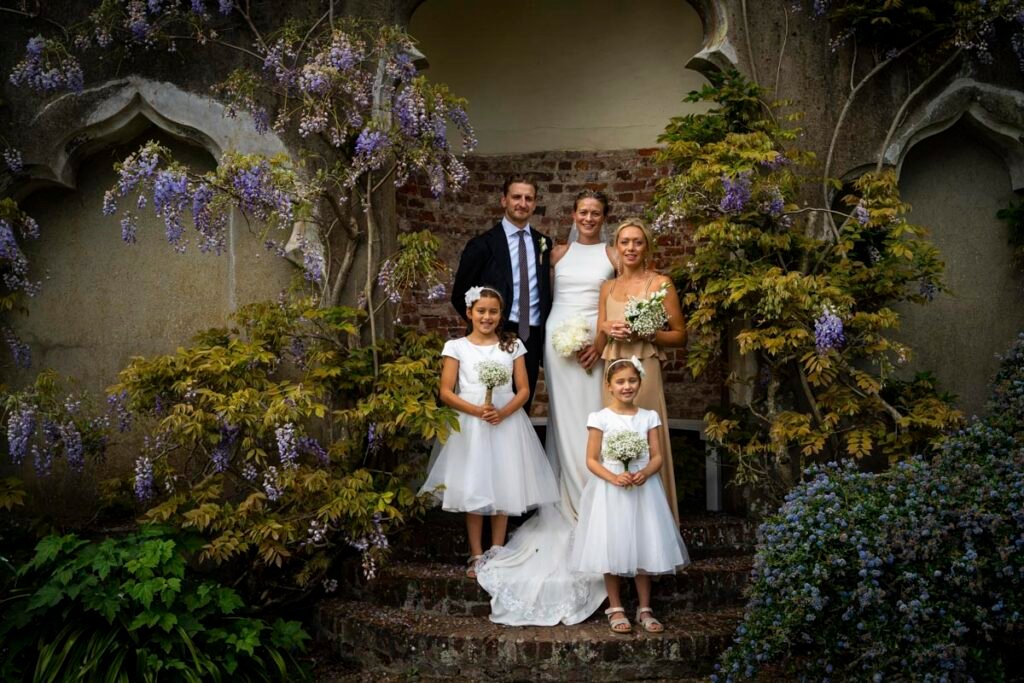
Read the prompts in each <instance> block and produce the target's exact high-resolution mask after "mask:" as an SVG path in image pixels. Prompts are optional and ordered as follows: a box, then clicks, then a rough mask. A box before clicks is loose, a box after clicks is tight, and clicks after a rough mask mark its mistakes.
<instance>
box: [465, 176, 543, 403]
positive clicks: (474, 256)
mask: <svg viewBox="0 0 1024 683" xmlns="http://www.w3.org/2000/svg"><path fill="white" fill-rule="evenodd" d="M501 208H502V209H504V211H505V215H504V216H502V219H501V221H499V222H498V223H497V224H496V225H495V226H494V227H493V228H491V229H490V230H488V231H487V232H485V233H483V234H482V235H477V236H476V237H474V238H473V239H471V240H470V241H469V242H468V243H467V244H466V248H465V249H463V250H462V257H461V258H460V259H459V269H458V271H457V272H456V273H455V284H454V285H453V286H452V305H453V306H455V310H456V311H458V313H459V315H460V316H462V318H463V319H465V318H466V290H467V289H469V288H470V287H474V286H476V285H487V286H490V287H493V288H494V289H496V290H497V291H498V292H500V293H501V297H502V299H503V300H504V305H505V307H504V310H503V311H502V316H501V317H502V320H504V321H505V322H504V327H505V330H507V331H509V332H515V333H516V334H517V335H518V336H519V338H520V339H522V340H523V343H524V344H525V345H526V372H527V375H528V377H529V382H530V398H529V399H528V400H527V401H526V405H525V406H523V408H524V410H526V413H527V414H529V413H530V405H531V404H532V403H533V392H534V389H535V388H536V387H537V374H538V373H539V368H540V361H541V357H542V356H543V355H544V321H545V320H547V317H548V312H549V311H551V240H550V239H549V238H548V237H546V236H545V235H542V234H540V233H539V232H537V231H536V230H533V229H532V228H531V227H530V216H532V215H533V210H534V209H535V208H537V184H536V183H535V182H534V181H533V180H531V179H530V178H528V177H526V176H510V177H509V178H507V179H506V180H505V183H504V184H503V185H502V186H501Z"/></svg>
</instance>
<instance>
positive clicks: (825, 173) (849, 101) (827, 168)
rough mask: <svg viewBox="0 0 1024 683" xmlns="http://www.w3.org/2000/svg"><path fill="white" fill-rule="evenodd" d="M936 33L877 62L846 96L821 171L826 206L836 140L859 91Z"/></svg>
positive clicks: (922, 37) (828, 198)
mask: <svg viewBox="0 0 1024 683" xmlns="http://www.w3.org/2000/svg"><path fill="white" fill-rule="evenodd" d="M936 33H938V29H936V30H935V31H932V32H931V33H927V34H925V35H923V36H921V37H920V38H918V39H917V40H915V41H914V42H912V43H911V44H910V45H908V46H906V47H905V48H903V49H902V50H900V51H899V52H897V53H896V54H895V55H893V56H892V57H890V58H889V59H886V60H885V61H883V62H879V63H878V64H876V65H875V68H873V69H872V70H871V71H869V72H868V73H867V74H865V75H864V78H862V79H860V82H859V83H857V85H856V87H854V88H853V90H851V91H850V94H849V95H848V96H847V98H846V102H845V103H844V104H843V108H842V109H841V110H840V112H839V118H838V119H836V127H835V128H834V129H833V130H832V140H831V141H829V144H828V153H826V154H825V164H824V167H823V170H822V173H821V189H822V196H823V197H824V200H825V206H828V205H829V204H830V203H831V197H830V192H829V188H828V177H829V173H831V171H832V157H833V155H834V154H835V150H836V142H837V141H838V140H839V131H840V130H841V129H842V127H843V122H844V121H845V120H846V115H847V114H848V113H850V107H851V106H852V105H853V101H854V99H856V97H857V93H858V92H860V90H861V88H863V87H864V86H865V85H866V84H867V83H868V82H869V81H870V80H871V79H872V78H874V77H875V76H876V75H877V74H879V73H881V72H882V71H883V70H885V68H886V67H887V66H889V65H890V64H892V63H893V62H895V61H897V60H898V59H899V58H900V57H902V56H903V55H905V54H907V52H909V51H910V50H912V49H914V48H915V47H917V46H918V45H920V44H921V43H922V42H924V41H925V40H927V39H929V38H931V37H932V36H934V35H935V34H936Z"/></svg>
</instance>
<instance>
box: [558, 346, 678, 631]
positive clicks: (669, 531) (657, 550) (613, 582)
mask: <svg viewBox="0 0 1024 683" xmlns="http://www.w3.org/2000/svg"><path fill="white" fill-rule="evenodd" d="M642 381H643V365H642V364H641V363H640V361H639V360H638V359H637V358H636V356H634V357H633V358H632V359H625V358H620V359H618V360H614V361H612V362H611V363H609V364H608V367H607V368H606V370H605V384H606V385H607V389H608V390H609V391H610V392H611V395H612V403H611V405H609V406H608V407H607V408H605V409H603V410H600V411H598V412H596V413H591V414H590V417H589V418H588V419H587V427H588V428H589V430H590V438H589V440H588V441H587V468H588V469H589V470H590V471H591V472H592V473H593V474H594V475H595V476H594V477H592V478H591V479H590V480H589V481H588V482H587V485H586V488H584V489H583V494H582V496H581V497H580V518H579V524H578V525H577V527H576V534H575V538H574V539H573V545H572V555H571V559H570V565H571V566H572V568H573V569H574V570H575V571H578V572H586V573H595V574H596V573H599V574H604V583H605V587H606V588H607V589H608V609H607V610H605V614H606V615H608V618H609V626H610V628H611V630H612V632H614V633H630V632H631V631H632V630H633V627H632V626H631V625H630V623H629V619H627V618H626V617H625V616H624V615H625V611H626V610H625V609H623V607H622V599H621V597H620V595H619V577H620V576H635V577H636V592H637V595H638V596H639V599H640V606H639V608H638V609H637V612H636V620H637V621H638V622H639V623H640V625H641V626H642V627H643V629H644V630H645V631H647V632H648V633H660V632H662V631H664V630H665V628H664V626H662V625H661V622H659V621H658V620H657V619H655V618H654V613H653V611H652V610H651V577H650V575H651V574H671V573H674V572H675V571H676V570H677V569H680V568H682V567H684V566H685V565H687V564H689V563H690V557H689V554H688V553H687V552H686V545H685V544H684V543H683V539H682V537H681V536H680V535H679V527H677V526H676V523H675V520H674V519H673V518H672V512H671V510H669V506H668V499H667V498H666V497H665V489H664V488H663V487H662V485H661V478H660V477H658V476H656V475H657V474H658V472H659V471H660V470H661V453H660V452H659V447H660V441H659V440H658V432H657V429H658V427H659V426H660V425H661V418H660V417H658V413H657V412H655V411H653V410H645V409H643V408H637V407H636V406H634V405H633V400H634V399H635V398H636V395H637V393H638V392H639V391H640V383H641V382H642ZM616 615H623V616H616Z"/></svg>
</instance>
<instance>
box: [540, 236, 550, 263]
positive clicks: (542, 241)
mask: <svg viewBox="0 0 1024 683" xmlns="http://www.w3.org/2000/svg"><path fill="white" fill-rule="evenodd" d="M547 250H548V240H547V238H546V237H543V236H541V238H540V257H541V258H544V254H545V252H547Z"/></svg>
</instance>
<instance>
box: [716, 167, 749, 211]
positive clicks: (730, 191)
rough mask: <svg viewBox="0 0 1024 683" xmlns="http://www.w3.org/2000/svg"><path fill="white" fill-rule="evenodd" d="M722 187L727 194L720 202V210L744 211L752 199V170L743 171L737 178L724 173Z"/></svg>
mask: <svg viewBox="0 0 1024 683" xmlns="http://www.w3.org/2000/svg"><path fill="white" fill-rule="evenodd" d="M722 189H724V190H725V196H724V197H722V201H721V202H719V204H718V208H719V210H720V211H721V212H722V213H732V214H736V213H740V212H742V211H743V209H744V208H745V207H746V206H747V202H749V201H750V171H741V172H740V174H739V175H737V176H736V177H735V178H730V177H729V176H727V175H723V176H722Z"/></svg>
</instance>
